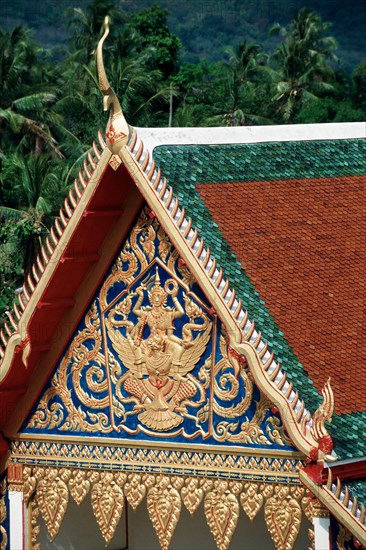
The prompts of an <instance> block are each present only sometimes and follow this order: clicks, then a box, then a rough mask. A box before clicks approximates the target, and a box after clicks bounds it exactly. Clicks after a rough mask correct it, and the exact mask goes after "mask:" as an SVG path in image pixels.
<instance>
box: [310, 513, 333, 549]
mask: <svg viewBox="0 0 366 550" xmlns="http://www.w3.org/2000/svg"><path fill="white" fill-rule="evenodd" d="M313 525H314V543H315V544H314V548H315V550H329V549H330V541H329V526H330V520H329V518H316V517H315V518H313Z"/></svg>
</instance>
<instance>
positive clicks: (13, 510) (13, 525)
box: [9, 491, 24, 550]
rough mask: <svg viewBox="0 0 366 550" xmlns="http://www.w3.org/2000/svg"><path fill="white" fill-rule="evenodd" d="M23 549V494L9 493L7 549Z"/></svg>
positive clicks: (18, 492)
mask: <svg viewBox="0 0 366 550" xmlns="http://www.w3.org/2000/svg"><path fill="white" fill-rule="evenodd" d="M23 547H24V512H23V493H22V492H20V491H9V548H10V550H22V549H23Z"/></svg>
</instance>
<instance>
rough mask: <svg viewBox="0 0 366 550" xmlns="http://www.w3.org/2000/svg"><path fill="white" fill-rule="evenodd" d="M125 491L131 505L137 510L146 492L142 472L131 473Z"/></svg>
mask: <svg viewBox="0 0 366 550" xmlns="http://www.w3.org/2000/svg"><path fill="white" fill-rule="evenodd" d="M124 492H125V495H126V498H127V501H128V503H129V505H130V506H131V507H132V508H133V510H136V508H137V507H138V505H139V504H140V503H141V501H142V500H143V498H144V496H145V494H146V487H145V485H144V484H143V483H141V475H140V474H130V475H129V476H128V481H127V483H126V485H125V488H124Z"/></svg>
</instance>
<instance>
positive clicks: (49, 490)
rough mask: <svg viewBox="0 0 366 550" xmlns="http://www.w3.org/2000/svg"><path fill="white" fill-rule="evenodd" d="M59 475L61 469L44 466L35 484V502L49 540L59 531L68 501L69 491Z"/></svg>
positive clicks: (60, 474)
mask: <svg viewBox="0 0 366 550" xmlns="http://www.w3.org/2000/svg"><path fill="white" fill-rule="evenodd" d="M61 477H62V472H61V471H58V470H56V469H54V468H46V470H45V472H44V477H42V479H40V480H39V482H38V485H37V492H36V495H37V503H38V506H39V509H40V511H41V514H42V516H43V519H44V522H45V524H46V527H47V530H48V532H49V534H50V536H51V540H53V539H54V538H55V536H56V535H57V533H58V532H59V529H60V526H61V523H62V520H63V518H64V515H65V512H66V508H67V504H68V502H69V491H68V488H67V485H66V483H65V481H63V480H62V479H61Z"/></svg>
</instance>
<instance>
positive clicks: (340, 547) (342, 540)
mask: <svg viewBox="0 0 366 550" xmlns="http://www.w3.org/2000/svg"><path fill="white" fill-rule="evenodd" d="M352 538H353V537H352V534H351V533H350V532H349V531H348V529H346V528H345V527H343V525H340V526H339V531H338V536H337V541H336V544H337V550H347V547H350V546H353V545H348V544H347V543H350V542H352Z"/></svg>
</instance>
